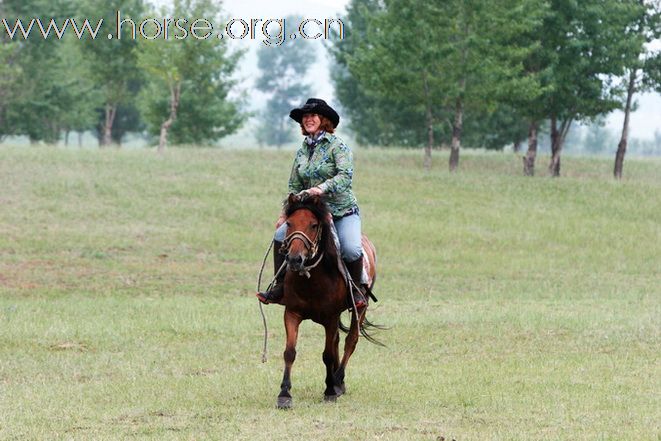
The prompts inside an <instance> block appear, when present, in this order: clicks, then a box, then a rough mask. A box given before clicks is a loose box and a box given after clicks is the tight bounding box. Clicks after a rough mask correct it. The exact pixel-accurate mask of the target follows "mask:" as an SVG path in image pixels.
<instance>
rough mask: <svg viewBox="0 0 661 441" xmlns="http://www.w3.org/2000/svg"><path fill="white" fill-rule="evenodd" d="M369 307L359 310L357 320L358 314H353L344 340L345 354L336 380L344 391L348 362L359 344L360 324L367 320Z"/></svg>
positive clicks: (336, 374) (336, 373)
mask: <svg viewBox="0 0 661 441" xmlns="http://www.w3.org/2000/svg"><path fill="white" fill-rule="evenodd" d="M366 311H367V308H366V307H364V308H360V309H359V310H358V317H359V319H358V320H356V314H353V313H352V314H351V327H350V328H349V333H348V334H347V337H346V339H345V340H344V355H343V356H342V362H341V363H340V367H339V368H338V370H337V372H335V381H336V382H337V384H338V385H339V387H340V388H341V391H342V393H344V391H345V387H344V372H345V370H346V367H347V364H348V363H349V358H351V355H352V354H353V351H355V350H356V345H357V344H358V334H359V326H358V324H360V326H362V325H363V320H365V312H366Z"/></svg>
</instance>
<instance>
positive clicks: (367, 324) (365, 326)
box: [338, 315, 390, 347]
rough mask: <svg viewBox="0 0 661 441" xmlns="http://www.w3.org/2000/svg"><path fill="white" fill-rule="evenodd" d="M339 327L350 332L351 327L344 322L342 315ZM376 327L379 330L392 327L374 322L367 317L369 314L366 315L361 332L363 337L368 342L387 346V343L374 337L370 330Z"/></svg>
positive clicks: (345, 331)
mask: <svg viewBox="0 0 661 441" xmlns="http://www.w3.org/2000/svg"><path fill="white" fill-rule="evenodd" d="M338 327H339V328H340V330H341V331H342V332H344V333H345V334H348V333H349V327H347V326H346V325H345V324H344V323H343V322H342V318H341V317H340V323H339V325H338ZM374 329H376V330H379V331H384V330H388V329H390V328H388V327H386V326H383V325H379V324H376V323H372V322H371V321H369V320H368V319H367V315H365V318H364V319H363V324H362V325H361V326H360V334H361V335H362V336H363V337H365V340H367V341H368V342H370V343H373V344H375V345H377V346H381V347H386V345H384V344H383V343H381V342H380V341H379V340H377V339H375V338H374V337H372V334H371V332H370V331H371V330H374Z"/></svg>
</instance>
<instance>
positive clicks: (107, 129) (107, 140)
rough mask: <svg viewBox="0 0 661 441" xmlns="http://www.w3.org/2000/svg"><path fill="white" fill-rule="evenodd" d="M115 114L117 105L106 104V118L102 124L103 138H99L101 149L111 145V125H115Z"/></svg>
mask: <svg viewBox="0 0 661 441" xmlns="http://www.w3.org/2000/svg"><path fill="white" fill-rule="evenodd" d="M116 114H117V104H110V103H106V118H105V121H104V122H103V137H102V138H101V147H107V146H109V145H110V144H112V125H113V124H114V123H115V115H116Z"/></svg>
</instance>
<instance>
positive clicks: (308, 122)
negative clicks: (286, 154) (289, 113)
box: [301, 113, 321, 135]
mask: <svg viewBox="0 0 661 441" xmlns="http://www.w3.org/2000/svg"><path fill="white" fill-rule="evenodd" d="M301 122H302V123H303V128H304V129H305V131H306V132H308V134H310V135H316V134H317V132H319V126H321V119H320V118H319V115H317V114H316V113H306V114H305V115H303V119H302V120H301Z"/></svg>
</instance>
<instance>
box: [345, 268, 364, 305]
mask: <svg viewBox="0 0 661 441" xmlns="http://www.w3.org/2000/svg"><path fill="white" fill-rule="evenodd" d="M344 263H345V264H346V265H347V269H348V270H349V275H350V276H351V279H352V280H353V283H354V285H355V286H356V287H358V289H355V288H354V289H353V300H352V299H351V293H349V298H348V301H349V306H350V307H351V308H353V306H354V303H355V305H356V308H357V309H360V308H362V307H364V306H367V299H366V298H365V288H363V286H362V284H361V279H362V276H363V256H360V257H359V258H358V260H355V261H353V262H344Z"/></svg>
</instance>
